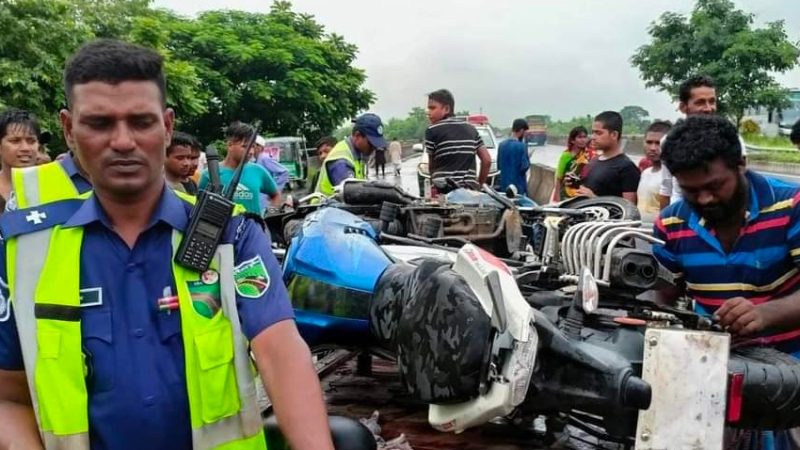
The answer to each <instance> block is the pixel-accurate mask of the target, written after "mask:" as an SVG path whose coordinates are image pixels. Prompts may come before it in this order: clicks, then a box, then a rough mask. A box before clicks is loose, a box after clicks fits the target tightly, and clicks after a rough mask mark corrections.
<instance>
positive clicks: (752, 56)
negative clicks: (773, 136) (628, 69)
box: [631, 0, 800, 124]
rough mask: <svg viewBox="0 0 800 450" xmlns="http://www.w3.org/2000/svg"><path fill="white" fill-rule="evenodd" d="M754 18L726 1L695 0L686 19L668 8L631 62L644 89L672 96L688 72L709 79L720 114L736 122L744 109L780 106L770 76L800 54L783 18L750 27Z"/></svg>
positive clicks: (792, 61)
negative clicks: (717, 101) (715, 95)
mask: <svg viewBox="0 0 800 450" xmlns="http://www.w3.org/2000/svg"><path fill="white" fill-rule="evenodd" d="M753 20H754V16H753V15H752V14H748V13H745V12H743V11H741V10H738V9H736V8H735V5H734V4H733V2H732V1H730V0H698V1H697V4H696V5H695V7H694V10H693V11H692V13H691V15H690V16H689V17H685V16H683V15H680V14H676V13H674V12H667V13H664V14H663V15H661V17H660V18H659V20H658V21H656V22H653V24H652V25H651V26H650V29H649V33H650V36H651V38H652V41H651V42H650V43H649V44H646V45H644V46H642V47H640V48H639V49H638V50H637V51H636V53H635V54H634V55H633V57H632V58H631V62H632V64H633V65H634V66H635V67H637V68H638V69H639V71H640V72H641V76H642V79H643V80H644V81H645V85H646V86H647V87H655V88H658V89H659V90H662V91H665V92H668V93H669V94H671V95H672V96H673V97H677V94H678V86H679V84H680V83H681V81H683V80H684V79H685V78H686V77H687V76H688V75H690V74H706V75H709V76H711V77H713V78H714V80H715V82H716V83H717V97H718V99H719V103H720V105H719V106H720V112H722V113H724V114H727V115H729V116H730V117H732V118H734V119H735V120H736V123H737V124H738V123H739V122H740V121H741V118H742V116H743V115H744V111H745V109H747V108H750V107H755V106H765V107H767V108H773V109H774V108H779V107H781V106H782V100H780V97H781V96H780V95H778V96H776V95H772V94H774V93H775V91H780V90H781V88H780V86H778V84H777V83H776V81H775V79H774V77H773V74H774V73H775V72H779V73H780V72H785V71H787V70H790V69H792V68H793V67H794V66H795V65H796V64H797V63H798V56H800V50H799V49H798V44H797V43H795V42H792V41H790V40H789V38H788V36H787V34H786V31H785V27H784V22H783V21H776V22H771V23H768V24H766V25H765V27H764V28H754V26H753ZM770 93H771V94H770Z"/></svg>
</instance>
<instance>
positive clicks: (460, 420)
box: [428, 324, 539, 433]
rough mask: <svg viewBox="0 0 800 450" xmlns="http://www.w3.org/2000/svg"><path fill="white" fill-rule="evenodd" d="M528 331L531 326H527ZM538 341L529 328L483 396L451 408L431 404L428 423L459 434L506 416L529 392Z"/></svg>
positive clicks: (533, 331) (439, 428)
mask: <svg viewBox="0 0 800 450" xmlns="http://www.w3.org/2000/svg"><path fill="white" fill-rule="evenodd" d="M529 326H530V327H531V328H532V327H533V324H530V325H529ZM538 345H539V339H538V337H537V335H536V332H535V330H533V329H531V332H530V333H529V339H528V340H527V341H526V342H519V341H517V342H515V343H514V348H513V350H512V352H511V354H510V355H509V357H508V358H506V360H505V364H504V365H503V368H502V371H501V373H500V374H499V375H500V376H499V377H498V379H497V380H495V381H494V382H493V383H492V385H491V386H490V387H489V390H488V392H487V393H486V394H483V395H480V396H478V397H475V398H473V399H471V400H469V401H467V402H463V403H458V404H453V405H430V407H429V408H428V422H429V423H430V424H431V426H432V427H434V428H435V429H437V430H439V431H445V432H455V433H461V432H462V431H464V430H465V429H467V428H470V427H474V426H478V425H482V424H484V423H486V422H488V421H489V420H491V419H493V418H495V417H501V416H507V415H509V414H511V412H512V411H514V409H516V408H517V407H518V406H519V405H520V404H521V403H522V401H523V400H525V396H526V394H527V392H528V387H529V384H530V380H531V377H532V374H533V370H534V364H535V362H536V353H537V347H538Z"/></svg>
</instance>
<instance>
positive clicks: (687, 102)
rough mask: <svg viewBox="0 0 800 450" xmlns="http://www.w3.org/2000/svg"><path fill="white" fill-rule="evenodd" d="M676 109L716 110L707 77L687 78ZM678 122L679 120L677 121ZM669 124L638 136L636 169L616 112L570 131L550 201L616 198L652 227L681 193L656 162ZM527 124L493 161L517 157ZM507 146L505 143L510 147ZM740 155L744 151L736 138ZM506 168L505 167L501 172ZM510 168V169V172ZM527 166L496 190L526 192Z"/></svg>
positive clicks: (517, 126) (796, 139) (520, 123)
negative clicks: (511, 187)
mask: <svg viewBox="0 0 800 450" xmlns="http://www.w3.org/2000/svg"><path fill="white" fill-rule="evenodd" d="M679 109H680V111H681V112H682V113H683V114H684V116H685V117H689V116H694V115H712V114H716V111H717V97H716V87H715V85H714V82H713V80H711V79H710V78H709V77H706V76H694V77H691V78H689V79H687V80H686V81H685V82H684V83H682V85H681V86H680V89H679ZM681 120H683V119H681ZM671 128H672V124H671V123H670V122H669V121H662V120H656V121H654V122H653V123H651V124H650V125H649V127H648V128H647V130H646V131H645V134H644V137H643V144H644V145H643V147H644V148H643V150H644V156H643V157H642V158H641V159H640V160H639V163H638V164H635V163H634V162H633V161H632V160H631V159H630V158H629V157H628V155H626V154H625V151H624V144H623V137H622V136H623V134H622V133H623V120H622V116H621V115H620V114H619V113H617V112H615V111H605V112H602V113H600V114H598V115H597V116H596V117H595V118H594V121H593V123H592V126H591V129H587V128H586V127H583V126H577V127H575V128H573V129H572V130H571V131H570V132H569V135H568V136H567V144H566V147H567V148H566V149H565V150H564V152H563V153H562V154H561V156H560V158H559V159H558V162H557V164H556V167H555V180H554V189H553V192H552V195H551V198H550V200H551V201H556V202H557V201H562V200H566V199H569V198H572V197H576V196H588V197H595V196H616V197H622V198H625V199H627V200H629V201H631V202H632V203H634V204H636V205H637V206H638V208H639V212H640V214H641V216H642V220H643V221H645V222H654V221H655V220H656V218H657V217H658V215H659V213H660V212H661V210H663V209H664V208H666V207H667V206H668V205H670V204H671V203H675V202H676V201H678V200H680V199H681V190H680V187H679V186H678V183H677V182H676V181H675V180H674V177H673V176H672V174H670V173H669V170H668V169H667V168H666V167H665V166H664V165H663V164H662V163H661V148H662V145H663V143H664V141H665V140H666V139H667V137H668V135H669V131H670V129H671ZM526 130H527V124H526V123H525V121H524V120H522V119H517V120H515V121H514V124H513V126H512V139H509V140H508V141H505V142H504V143H503V144H501V146H500V149H499V152H498V160H499V161H501V162H502V161H504V160H509V159H510V155H511V154H512V153H514V152H515V151H516V152H519V150H518V149H516V148H515V147H514V145H515V144H519V145H523V140H524V133H525V131H526ZM790 139H791V141H792V143H793V144H794V145H797V146H798V148H800V121H798V123H796V124H795V125H794V127H793V129H792V132H791V134H790ZM509 141H510V142H509ZM739 145H740V146H741V151H742V154H743V155H745V156H746V154H747V150H746V146H745V144H744V141H743V140H742V139H741V138H740V139H739ZM510 166H511V164H508V163H506V170H508V168H509V167H510ZM514 169H515V168H511V170H512V172H513V171H514ZM527 170H528V166H527V165H522V164H520V165H518V166H517V167H516V171H517V172H519V176H517V177H516V178H518V180H517V179H515V178H514V174H513V173H512V174H503V176H502V181H501V183H500V188H501V189H505V188H506V187H508V186H509V185H511V184H514V185H516V186H517V188H518V190H519V191H520V192H525V190H526V186H525V185H526V184H527V181H526V179H525V173H526V171H527Z"/></svg>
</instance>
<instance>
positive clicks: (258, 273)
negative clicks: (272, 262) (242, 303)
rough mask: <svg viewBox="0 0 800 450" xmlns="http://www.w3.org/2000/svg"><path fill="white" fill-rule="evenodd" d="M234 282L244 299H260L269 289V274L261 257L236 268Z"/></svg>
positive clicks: (249, 260)
mask: <svg viewBox="0 0 800 450" xmlns="http://www.w3.org/2000/svg"><path fill="white" fill-rule="evenodd" d="M233 280H234V282H235V283H236V292H237V293H238V294H239V295H241V296H242V297H247V298H258V297H261V296H262V295H264V293H265V292H267V289H269V282H270V280H269V272H267V266H265V265H264V260H262V259H261V256H260V255H259V256H256V257H255V258H252V259H248V260H247V261H244V262H243V263H241V264H239V265H238V266H236V267H234V268H233Z"/></svg>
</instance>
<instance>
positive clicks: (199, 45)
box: [0, 0, 374, 150]
mask: <svg viewBox="0 0 800 450" xmlns="http://www.w3.org/2000/svg"><path fill="white" fill-rule="evenodd" d="M0 29H2V30H3V33H2V34H0V108H5V107H11V106H14V107H18V108H24V109H28V110H31V111H33V112H35V113H36V114H37V115H38V116H39V117H40V118H41V119H42V122H43V124H44V127H45V128H46V129H48V130H50V131H53V132H55V133H54V134H56V135H60V133H58V132H57V131H58V129H59V125H58V111H59V109H61V108H62V107H63V106H64V104H65V99H64V93H63V87H62V82H61V78H62V73H63V69H64V64H65V61H66V59H67V58H68V57H69V55H71V54H72V53H74V52H75V50H76V49H77V48H78V47H79V46H80V45H81V44H83V43H84V42H87V41H89V40H91V39H93V38H96V37H108V38H118V39H123V40H128V41H131V42H136V43H139V44H142V45H145V46H149V47H152V48H155V49H156V50H157V51H159V52H160V53H161V54H162V55H164V57H165V71H166V73H167V102H168V104H169V105H170V106H171V107H173V108H174V109H175V110H176V112H177V118H178V126H179V128H181V129H182V130H184V131H188V132H191V133H194V134H196V135H197V136H198V137H200V138H201V139H202V140H203V141H206V142H210V141H213V140H215V139H218V138H219V137H220V135H221V131H222V129H223V128H224V127H225V126H226V125H227V124H228V123H230V122H231V121H233V120H245V121H253V120H255V119H259V120H261V121H262V124H263V128H262V130H263V132H264V133H265V134H271V135H281V134H282V135H285V134H290V135H296V134H298V133H302V134H305V136H306V137H307V138H309V139H311V140H313V139H316V138H317V137H319V136H320V135H322V134H326V133H330V132H332V131H333V130H334V129H335V128H336V127H337V126H338V125H339V124H341V123H342V122H343V121H344V120H345V119H347V118H351V117H353V116H355V115H356V114H357V113H358V112H359V111H361V110H364V109H366V108H367V107H368V106H369V105H370V104H371V102H372V101H373V99H374V95H373V93H372V92H370V91H369V90H367V89H365V88H364V87H363V84H364V80H365V79H366V76H365V74H364V72H363V71H362V70H360V69H357V68H354V67H353V61H354V60H355V55H356V52H357V48H356V47H355V46H354V45H352V44H349V43H347V42H346V41H345V40H344V39H343V38H342V37H341V36H338V35H335V34H325V31H324V28H323V27H322V25H320V24H318V23H317V22H316V21H315V20H314V18H313V17H312V16H310V15H307V14H298V13H295V12H293V11H292V10H291V4H290V3H288V2H284V1H278V2H275V3H274V4H273V6H272V9H271V11H270V12H269V13H268V14H250V13H245V12H239V11H214V12H207V13H204V14H202V15H201V16H200V17H198V18H196V19H187V18H182V17H179V16H177V15H175V14H173V13H171V12H169V11H166V10H155V9H152V8H151V7H150V0H0ZM53 147H54V148H53V149H52V150H60V149H62V148H63V147H64V144H63V142H61V143H56V144H55V145H54V146H53Z"/></svg>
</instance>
